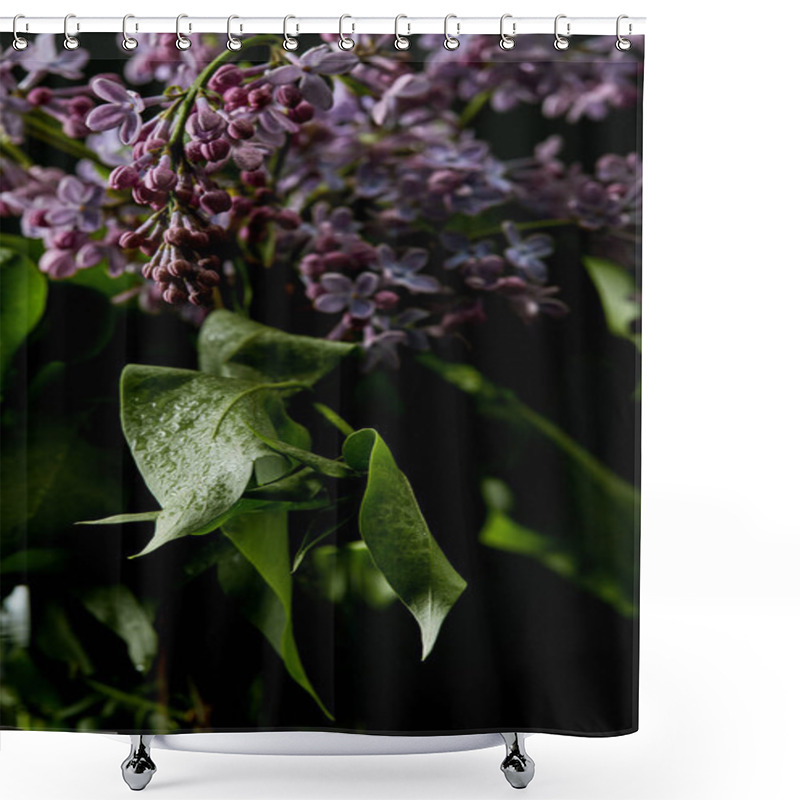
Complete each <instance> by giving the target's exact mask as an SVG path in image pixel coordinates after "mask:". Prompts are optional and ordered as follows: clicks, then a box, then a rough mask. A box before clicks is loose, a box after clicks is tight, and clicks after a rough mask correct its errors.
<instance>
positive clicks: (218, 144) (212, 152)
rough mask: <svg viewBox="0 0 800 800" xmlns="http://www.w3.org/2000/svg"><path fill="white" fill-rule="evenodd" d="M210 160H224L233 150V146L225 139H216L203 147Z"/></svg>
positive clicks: (207, 158)
mask: <svg viewBox="0 0 800 800" xmlns="http://www.w3.org/2000/svg"><path fill="white" fill-rule="evenodd" d="M201 150H202V153H203V156H204V157H205V158H206V160H208V161H222V159H223V158H225V157H226V156H227V155H228V153H230V151H231V146H230V145H229V144H228V143H227V142H226V141H225V140H224V139H214V140H212V141H210V142H207V143H206V144H204V145H203V146H202V148H201Z"/></svg>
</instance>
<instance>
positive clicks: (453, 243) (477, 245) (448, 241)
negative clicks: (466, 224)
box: [439, 231, 494, 269]
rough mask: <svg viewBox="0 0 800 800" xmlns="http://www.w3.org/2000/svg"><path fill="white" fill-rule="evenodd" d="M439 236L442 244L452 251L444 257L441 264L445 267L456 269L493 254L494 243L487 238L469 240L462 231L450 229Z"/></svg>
mask: <svg viewBox="0 0 800 800" xmlns="http://www.w3.org/2000/svg"><path fill="white" fill-rule="evenodd" d="M439 238H440V239H441V241H442V244H443V245H444V246H445V247H446V248H447V249H448V250H450V251H451V252H452V253H453V255H452V256H450V257H449V258H447V259H445V262H444V264H443V265H442V266H444V268H445V269H458V268H460V267H464V266H468V265H470V264H474V263H476V262H480V261H483V259H485V258H488V257H490V256H492V255H494V245H492V243H491V242H490V241H489V240H488V239H484V240H483V241H480V242H470V240H469V238H468V237H467V236H464V234H463V233H454V232H451V231H446V232H445V233H443V234H442V235H441V236H440V237H439Z"/></svg>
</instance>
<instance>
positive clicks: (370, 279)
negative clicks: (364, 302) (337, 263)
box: [355, 272, 381, 297]
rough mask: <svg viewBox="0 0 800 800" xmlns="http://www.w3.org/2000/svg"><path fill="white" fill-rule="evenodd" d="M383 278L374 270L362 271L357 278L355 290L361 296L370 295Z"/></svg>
mask: <svg viewBox="0 0 800 800" xmlns="http://www.w3.org/2000/svg"><path fill="white" fill-rule="evenodd" d="M380 282H381V279H380V277H378V276H377V275H376V274H375V273H374V272H362V273H361V274H360V275H359V276H358V277H357V278H356V285H355V290H356V293H357V294H359V295H360V296H361V297H368V296H369V295H371V294H372V293H373V292H374V291H375V290H376V289H377V288H378V286H379V285H380Z"/></svg>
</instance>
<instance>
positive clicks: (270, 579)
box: [217, 509, 333, 719]
mask: <svg viewBox="0 0 800 800" xmlns="http://www.w3.org/2000/svg"><path fill="white" fill-rule="evenodd" d="M222 530H223V533H224V534H225V535H226V536H227V537H228V538H229V539H230V540H231V541H232V542H233V544H234V545H236V548H237V550H238V551H239V552H238V554H237V555H236V556H235V557H233V558H230V559H226V560H224V561H222V562H221V563H220V564H219V567H218V572H217V574H218V577H219V581H220V585H221V586H222V588H223V590H224V591H225V593H226V594H228V595H229V596H230V597H232V598H233V599H235V600H237V602H238V603H239V605H240V608H241V610H242V613H244V614H245V616H246V617H247V618H248V619H249V620H250V621H251V622H252V623H253V624H254V625H255V626H256V627H257V628H258V629H259V630H260V631H261V632H262V633H263V634H264V636H265V637H266V638H267V640H268V641H269V643H270V644H271V645H272V647H273V648H274V649H275V652H277V653H278V655H279V656H280V657H281V658H282V659H283V663H284V665H285V666H286V670H287V671H288V672H289V674H290V675H291V676H292V678H293V679H294V680H295V681H296V682H297V683H298V684H299V685H300V686H302V687H303V689H305V690H306V691H307V692H308V693H309V695H311V697H312V698H313V699H314V701H315V702H316V703H317V705H318V706H319V707H320V709H322V711H323V713H324V714H325V716H326V717H328V719H333V715H332V714H331V713H330V711H328V709H327V708H326V707H325V705H324V704H323V702H322V700H320V698H319V696H318V695H317V693H316V691H315V690H314V687H313V686H312V685H311V682H310V681H309V679H308V676H307V674H306V671H305V668H304V667H303V664H302V662H301V660H300V653H299V652H298V649H297V643H296V642H295V638H294V631H293V627H292V576H291V574H290V571H289V529H288V521H287V514H286V512H285V511H282V510H274V509H270V510H263V511H260V512H258V513H252V514H242V515H240V516H237V517H236V518H235V519H233V520H231V521H230V522H228V523H226V524H225V525H224V526H223V528H222Z"/></svg>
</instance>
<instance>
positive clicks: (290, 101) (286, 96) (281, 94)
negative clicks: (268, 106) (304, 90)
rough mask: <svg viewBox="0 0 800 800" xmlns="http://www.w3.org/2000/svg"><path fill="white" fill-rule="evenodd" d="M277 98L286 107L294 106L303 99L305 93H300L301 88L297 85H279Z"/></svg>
mask: <svg viewBox="0 0 800 800" xmlns="http://www.w3.org/2000/svg"><path fill="white" fill-rule="evenodd" d="M275 99H276V100H277V101H278V102H279V103H280V104H281V105H282V106H286V108H294V107H295V106H297V105H299V104H300V103H301V102H302V101H303V95H302V94H300V90H299V89H298V88H297V87H296V86H294V85H292V84H286V85H285V86H280V87H278V91H276V92H275Z"/></svg>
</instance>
